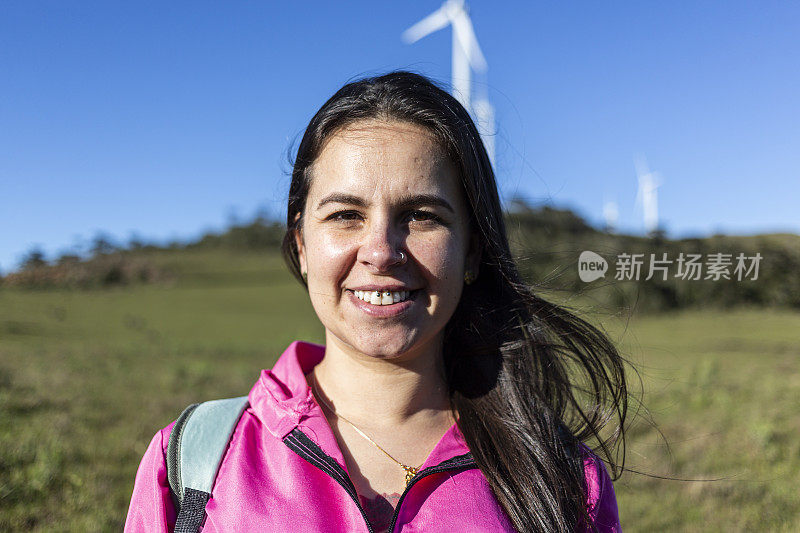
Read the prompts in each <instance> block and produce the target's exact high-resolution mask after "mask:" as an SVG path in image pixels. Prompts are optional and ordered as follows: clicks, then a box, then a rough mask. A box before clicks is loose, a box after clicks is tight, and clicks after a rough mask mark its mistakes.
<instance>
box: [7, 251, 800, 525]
mask: <svg viewBox="0 0 800 533" xmlns="http://www.w3.org/2000/svg"><path fill="white" fill-rule="evenodd" d="M145 256H146V258H147V259H148V260H149V261H151V262H152V264H153V265H155V266H156V267H157V268H159V269H164V270H165V271H166V270H169V271H171V272H173V273H174V277H173V278H171V279H172V281H170V282H169V283H166V284H164V283H159V284H146V283H145V284H132V285H117V286H111V287H110V288H105V289H91V290H79V291H76V290H66V289H48V290H35V291H32V290H25V289H20V288H13V287H4V288H3V289H2V290H0V530H14V531H21V530H25V531H28V530H32V531H52V530H59V531H119V530H120V529H121V526H122V524H123V522H124V517H125V513H126V510H127V505H128V502H129V498H130V494H131V489H132V487H133V479H134V475H135V472H136V468H137V465H138V462H139V460H140V458H141V456H142V454H143V452H144V450H145V448H146V446H147V444H148V442H149V440H150V438H151V437H152V435H153V434H154V433H155V432H156V431H157V430H158V429H159V428H161V427H163V426H165V425H167V424H168V423H170V422H171V421H172V420H174V419H175V418H176V417H177V415H178V414H179V413H180V411H181V410H182V409H183V408H184V407H185V406H186V405H188V404H189V403H193V402H196V401H201V400H206V399H213V398H222V397H230V396H235V395H241V394H245V393H246V392H247V391H248V390H249V389H250V387H251V386H252V384H253V383H254V382H255V380H256V379H257V376H258V373H259V371H260V369H262V368H269V367H270V366H271V365H272V363H273V362H274V360H275V358H276V357H277V356H278V355H279V354H280V353H281V352H282V350H283V349H284V348H285V347H286V346H287V345H288V344H289V342H291V341H292V340H295V339H305V340H310V341H317V342H321V341H322V340H323V335H322V333H323V331H322V328H321V326H320V324H319V323H318V322H317V320H316V317H315V315H314V314H313V311H312V309H311V306H310V304H309V302H308V298H307V295H306V294H305V292H304V291H303V290H302V289H301V287H300V286H299V285H298V284H297V283H296V282H295V281H294V280H292V279H291V278H290V276H289V275H288V273H287V272H286V270H285V267H284V266H283V264H282V261H281V259H280V258H279V257H278V256H277V255H275V254H267V253H252V252H247V253H245V252H232V251H225V250H222V249H211V250H208V249H195V250H174V251H172V252H169V253H166V252H160V251H154V252H151V253H149V255H147V254H145V255H144V256H142V257H145ZM559 295H561V296H563V294H561V293H556V294H555V296H559ZM567 300H568V301H569V303H570V304H572V305H575V306H577V307H579V308H581V309H583V310H584V313H585V314H586V315H587V316H589V318H590V319H592V320H593V321H594V322H596V323H598V324H600V325H602V326H603V327H605V328H606V330H607V331H608V332H609V334H610V335H611V337H612V339H614V341H615V342H617V343H618V345H619V346H620V348H621V349H622V351H623V353H624V354H625V355H626V356H627V357H628V358H629V359H630V360H631V361H632V362H633V363H634V364H635V365H636V367H637V369H638V370H639V372H640V374H641V377H642V382H641V384H642V391H641V392H642V394H643V400H644V405H645V406H646V408H647V409H649V411H650V413H651V415H652V416H653V418H654V420H655V422H656V423H657V426H658V427H657V428H654V427H653V426H651V425H649V424H648V423H647V422H646V421H645V419H644V418H640V419H639V420H638V421H637V422H635V423H634V425H633V426H632V430H631V433H630V435H631V442H630V445H629V449H628V460H627V463H626V466H627V467H628V468H631V469H633V470H636V471H639V472H644V473H647V474H652V475H655V476H667V477H677V478H691V479H718V481H710V482H704V481H673V480H664V479H659V478H658V477H648V476H646V475H642V474H637V473H632V472H628V473H625V474H624V475H623V477H622V478H620V479H619V480H617V481H616V482H615V489H616V492H617V497H618V502H619V507H620V513H621V518H622V524H623V525H624V527H625V529H626V531H653V530H668V531H729V530H738V531H742V530H754V529H755V530H762V531H763V530H769V531H792V530H795V528H796V526H797V524H798V523H800V501H799V500H798V498H797V485H798V482H800V474H798V472H800V441H798V439H797V438H796V437H797V434H798V429H800V379H798V376H800V357H798V356H800V334H799V333H798V332H800V314H798V313H796V312H791V311H787V310H776V309H746V308H744V309H739V310H735V311H730V312H720V311H712V310H686V311H674V312H670V313H662V314H658V315H646V314H645V315H631V314H629V313H626V312H621V313H619V312H618V313H614V312H603V311H601V310H600V309H599V308H598V307H597V306H593V305H592V301H591V298H586V297H585V296H580V297H577V298H572V299H567ZM631 379H632V380H633V387H634V389H635V388H636V387H637V384H638V381H637V378H636V376H635V375H634V374H631ZM632 407H633V408H634V409H635V408H636V407H637V404H636V403H635V402H634V404H633V405H632ZM659 430H660V432H661V433H663V435H664V437H666V441H665V440H664V438H662V437H661V435H660V433H659Z"/></svg>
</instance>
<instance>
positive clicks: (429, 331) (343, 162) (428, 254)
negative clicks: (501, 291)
mask: <svg viewBox="0 0 800 533" xmlns="http://www.w3.org/2000/svg"><path fill="white" fill-rule="evenodd" d="M468 221H469V213H468V211H467V207H466V204H465V202H464V198H463V195H462V192H461V186H460V183H459V181H458V176H457V174H456V170H455V168H454V167H453V165H452V163H451V162H450V161H449V159H448V158H447V157H446V155H445V153H444V151H443V150H442V148H441V146H440V145H439V144H438V142H437V141H436V140H435V138H434V137H433V136H432V135H431V134H430V133H429V132H428V131H427V130H426V129H424V128H422V127H420V126H416V125H413V124H409V123H406V122H384V121H376V120H370V121H362V122H358V123H356V124H353V125H351V126H349V127H347V128H345V129H343V130H341V131H339V132H338V133H335V134H333V135H332V136H331V137H330V138H329V139H328V140H327V142H326V144H325V145H324V148H323V149H322V152H321V153H320V155H319V157H318V158H317V160H316V161H315V162H314V164H313V166H312V167H311V187H310V190H309V193H308V198H307V199H306V203H305V209H304V213H303V217H302V224H301V226H300V227H301V230H300V233H298V234H297V235H296V241H297V246H298V251H299V260H300V266H301V270H302V271H303V272H307V274H308V292H309V295H310V297H311V304H312V305H313V307H314V310H315V311H316V313H317V316H318V317H319V319H320V321H321V322H322V324H323V325H324V326H325V330H326V341H327V345H328V346H329V347H336V348H338V349H340V350H343V351H347V352H354V353H359V354H364V355H367V356H370V357H377V358H392V359H395V358H407V357H415V356H416V355H419V354H421V353H436V354H438V353H440V351H441V342H442V337H443V333H444V327H445V324H447V322H448V320H449V319H450V317H451V316H452V315H453V312H454V311H455V308H456V305H457V304H458V301H459V299H460V297H461V291H462V288H463V283H464V272H465V270H466V269H467V268H469V269H471V270H472V272H473V273H474V274H477V266H478V265H477V263H478V259H479V257H478V255H479V254H478V252H477V248H478V246H477V239H475V238H471V237H470V233H469V223H468ZM401 252H402V253H401ZM376 290H377V291H378V292H379V295H378V296H377V297H376V295H375V291H376ZM385 291H388V292H389V293H390V294H386V292H385ZM405 292H407V293H410V294H409V295H408V297H407V298H405V299H403V298H404V296H405V294H403V293H405ZM398 297H399V298H398ZM365 299H366V300H368V301H365ZM396 300H399V301H396ZM379 303H380V305H379Z"/></svg>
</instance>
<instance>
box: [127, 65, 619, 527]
mask: <svg viewBox="0 0 800 533" xmlns="http://www.w3.org/2000/svg"><path fill="white" fill-rule="evenodd" d="M287 226H288V227H287V233H286V238H285V239H284V244H283V252H284V255H285V257H286V259H287V263H288V264H289V267H290V269H291V271H292V273H293V274H294V275H295V276H296V277H297V278H298V280H300V281H301V282H302V283H303V284H304V285H305V286H306V287H307V289H308V293H309V296H310V298H311V303H312V305H313V307H314V310H315V312H316V314H317V316H318V317H319V319H320V321H321V322H322V324H323V325H324V327H325V341H326V342H325V346H324V347H323V346H317V345H313V344H310V343H304V342H295V343H293V344H292V345H291V346H289V348H288V349H287V350H286V351H285V352H284V353H283V355H281V357H280V358H279V360H278V362H277V363H276V364H275V366H274V367H273V369H272V370H265V371H263V372H262V375H261V378H260V379H259V381H258V383H256V385H255V386H254V387H253V389H252V390H251V392H250V394H249V397H248V399H249V406H248V407H247V409H246V410H245V411H244V413H243V415H242V416H241V419H239V421H238V423H237V424H236V425H235V430H234V431H233V434H232V436H231V438H230V443H229V445H228V450H227V452H226V453H225V455H224V458H223V459H222V463H221V466H220V467H219V471H218V474H217V477H216V481H215V482H214V489H213V491H212V494H211V497H210V500H208V503H207V505H206V507H205V511H204V515H205V525H204V531H233V530H244V531H250V530H252V531H289V530H292V531H298V530H299V531H400V530H407V531H411V530H415V531H416V530H420V531H515V530H516V531H575V530H599V531H618V530H619V520H618V517H617V507H616V500H615V497H614V491H613V487H612V484H611V480H610V478H609V476H608V473H607V471H606V469H605V467H604V465H603V463H602V462H601V461H600V460H599V458H598V457H597V456H596V455H594V453H592V452H591V451H590V450H589V449H588V448H587V447H586V446H584V445H583V444H582V443H581V441H582V440H586V439H589V438H595V439H597V440H598V441H599V443H600V446H599V448H600V449H601V450H602V452H603V453H604V454H605V456H606V461H607V462H609V463H610V464H611V465H612V466H613V465H614V463H613V461H612V459H611V448H610V445H609V443H608V442H606V441H604V440H603V439H601V438H600V435H599V432H600V430H601V428H602V427H603V426H604V425H605V424H606V423H607V422H608V420H609V418H610V417H611V416H610V414H609V413H612V414H615V415H616V417H617V418H618V422H619V427H618V428H617V429H618V430H621V429H622V428H623V427H624V420H625V413H626V388H625V379H624V373H623V366H622V359H621V358H620V356H619V354H618V353H617V351H616V349H615V348H614V346H613V345H612V344H611V343H610V342H609V341H608V340H607V339H606V337H605V336H604V335H602V334H601V333H600V332H599V331H598V330H597V329H595V328H594V327H592V326H590V325H589V324H587V323H586V322H584V321H582V320H581V319H579V318H577V317H576V316H574V315H573V314H570V313H569V312H567V311H566V310H564V309H562V308H560V307H558V306H555V305H553V304H550V303H548V302H546V301H544V300H542V299H540V298H538V297H537V296H536V295H534V294H533V293H532V292H531V291H530V289H529V288H528V287H527V286H526V285H525V284H524V283H523V282H522V280H521V278H520V276H519V274H518V272H517V269H516V266H515V264H514V261H513V259H512V256H511V253H510V250H509V246H508V240H507V237H506V232H505V227H504V223H503V217H502V211H501V207H500V202H499V198H498V193H497V186H496V183H495V179H494V174H493V172H492V168H491V166H490V163H489V160H488V158H487V155H486V151H485V149H484V147H483V145H482V143H481V141H480V136H479V134H478V132H477V130H476V128H475V125H474V123H473V122H472V120H471V118H470V116H469V114H468V113H467V112H466V111H465V109H464V108H463V107H462V106H461V105H460V104H459V103H458V102H457V101H456V100H455V99H454V98H453V97H451V96H450V95H449V94H447V93H446V92H444V91H443V90H441V89H439V88H438V87H436V86H435V85H434V84H432V83H431V82H430V81H429V80H427V79H426V78H424V77H422V76H419V75H417V74H412V73H408V72H393V73H390V74H387V75H384V76H380V77H375V78H367V79H363V80H360V81H356V82H353V83H350V84H348V85H346V86H345V87H343V88H342V89H340V90H339V91H338V92H337V93H336V94H335V95H334V96H333V97H332V98H331V99H330V100H328V102H326V103H325V104H324V105H323V106H322V108H321V109H320V110H319V111H318V112H317V114H316V115H315V116H314V118H313V119H312V120H311V122H310V124H309V126H308V128H307V129H306V132H305V135H304V137H303V140H302V142H301V144H300V146H299V148H298V153H297V157H296V160H295V164H294V169H293V174H292V182H291V186H290V191H289V202H288V213H287ZM579 395H580V396H579ZM587 402H588V405H589V408H587V407H584V406H585V405H587ZM172 427H173V425H172V424H171V425H170V426H168V427H167V428H165V429H163V430H161V431H160V432H159V433H157V434H156V436H155V437H154V438H153V441H152V442H151V444H150V447H149V448H148V450H147V452H146V454H145V456H144V459H143V460H142V464H141V465H140V467H139V471H138V473H137V476H136V484H135V487H134V492H133V498H132V502H131V507H130V510H129V513H128V519H127V523H126V530H128V531H140V530H148V531H164V530H171V529H172V528H173V527H174V523H175V518H176V517H175V514H176V513H175V508H174V505H173V503H172V500H171V498H170V491H169V486H168V483H167V474H166V466H165V464H166V460H165V453H166V448H167V441H168V439H169V436H170V431H171V429H172ZM616 434H617V435H618V438H617V440H616V441H615V442H616V443H619V442H620V439H619V437H622V436H624V432H622V431H617V433H616ZM613 444H614V442H612V443H611V445H613ZM200 513H201V514H203V511H202V510H201V511H200Z"/></svg>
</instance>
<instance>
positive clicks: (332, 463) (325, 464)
mask: <svg viewBox="0 0 800 533" xmlns="http://www.w3.org/2000/svg"><path fill="white" fill-rule="evenodd" d="M283 442H284V443H285V444H286V445H287V446H288V447H289V448H290V449H291V450H292V451H293V452H295V453H296V454H297V455H299V456H300V457H302V458H303V459H305V460H306V461H308V462H309V463H311V464H312V465H314V466H316V467H317V468H319V469H320V470H322V471H323V472H325V473H326V474H328V475H329V476H330V477H332V478H333V479H334V481H336V482H337V483H339V485H341V486H342V487H343V488H344V490H345V491H346V492H347V494H349V495H350V497H351V498H352V499H353V502H355V504H356V505H357V506H358V510H359V511H361V516H362V517H363V518H364V523H366V524H367V529H368V530H369V532H370V533H374V531H373V529H372V524H370V523H369V519H367V513H366V511H364V508H363V507H362V506H361V502H359V501H358V492H356V487H355V485H353V481H352V480H351V479H350V477H349V476H348V475H347V472H345V471H344V469H343V468H342V467H341V466H340V465H339V463H337V462H336V460H335V459H334V458H333V457H331V456H330V455H328V454H326V453H325V452H324V451H322V448H320V447H319V446H317V443H316V442H314V441H313V440H311V439H310V438H309V437H308V435H306V434H305V433H303V432H302V431H300V428H294V429H293V430H292V431H291V433H289V434H288V435H286V436H285V437H284V438H283ZM477 467H478V465H477V464H476V463H475V460H474V459H473V458H472V454H471V453H465V454H464V455H457V456H455V457H452V458H450V459H448V460H446V461H442V462H441V463H439V464H438V465H436V466H431V467H428V468H426V469H424V470H421V471H419V472H417V474H416V475H415V476H414V477H413V478H411V481H410V482H409V484H408V485H406V488H405V490H404V491H403V494H402V495H401V496H400V499H399V500H398V501H397V506H396V507H395V509H394V513H393V514H392V522H391V525H390V526H389V531H390V532H392V531H394V526H395V524H396V522H397V517H398V515H399V513H400V506H401V505H402V504H403V500H404V499H405V497H406V494H408V491H409V489H410V488H411V487H412V486H413V485H414V484H415V483H416V482H417V481H419V480H420V479H422V478H424V477H427V476H430V475H433V474H437V473H439V472H445V471H447V470H462V469H466V468H477Z"/></svg>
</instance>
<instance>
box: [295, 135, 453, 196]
mask: <svg viewBox="0 0 800 533" xmlns="http://www.w3.org/2000/svg"><path fill="white" fill-rule="evenodd" d="M311 176H312V182H311V190H310V191H309V196H310V197H317V196H320V195H323V194H327V193H328V192H331V191H332V190H337V191H344V192H351V193H357V194H360V195H362V196H370V195H373V194H392V193H397V194H405V193H408V192H409V191H413V192H422V190H424V191H425V192H438V193H439V194H445V195H448V196H450V195H453V194H457V193H458V190H459V187H458V183H457V182H456V179H457V176H456V171H455V169H454V167H453V165H452V162H451V161H450V159H449V158H448V157H447V155H446V153H445V151H444V150H443V149H442V146H441V144H440V143H439V141H438V140H437V139H436V137H435V136H434V135H433V134H432V133H431V132H430V131H428V130H427V129H425V128H423V127H421V126H417V125H416V124H411V123H407V122H396V121H391V122H387V121H378V120H370V121H361V122H357V123H355V124H353V125H350V126H348V127H346V128H344V129H342V130H340V131H338V132H337V133H334V134H333V135H332V136H331V137H330V138H329V139H328V140H327V141H326V143H325V145H324V146H323V148H322V151H321V153H320V155H319V156H318V157H317V160H316V161H315V162H314V164H313V165H312V167H311Z"/></svg>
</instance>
